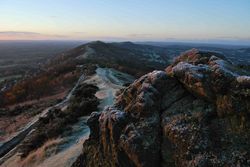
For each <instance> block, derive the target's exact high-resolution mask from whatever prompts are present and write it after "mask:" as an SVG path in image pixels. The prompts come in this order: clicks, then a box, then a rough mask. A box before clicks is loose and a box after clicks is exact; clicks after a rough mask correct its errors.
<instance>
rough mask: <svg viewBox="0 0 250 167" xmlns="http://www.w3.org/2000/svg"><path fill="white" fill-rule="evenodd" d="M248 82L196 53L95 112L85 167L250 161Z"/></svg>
mask: <svg viewBox="0 0 250 167" xmlns="http://www.w3.org/2000/svg"><path fill="white" fill-rule="evenodd" d="M249 119H250V79H249V77H248V76H247V75H246V74H243V73H242V72H241V71H240V70H238V69H237V68H235V67H234V66H233V65H232V64H231V63H230V62H229V61H227V60H226V59H225V58H224V57H223V56H221V55H219V54H215V53H210V52H201V51H198V50H191V51H189V52H186V53H184V54H183V55H181V56H179V57H177V58H176V60H175V61H174V63H173V64H172V65H170V66H169V67H167V69H166V71H154V72H152V73H149V74H147V75H144V76H143V77H141V78H140V79H138V80H136V81H135V82H134V83H133V84H131V85H130V86H129V87H127V88H125V89H124V90H123V91H122V92H121V94H120V95H119V96H118V98H117V101H116V103H115V105H114V106H112V107H108V108H107V109H106V110H105V111H103V112H101V113H92V114H91V117H90V119H89V120H88V125H89V127H90V129H91V134H90V138H89V139H88V140H87V141H86V142H85V143H84V145H83V152H82V154H81V156H80V157H79V158H78V159H77V161H76V162H75V163H74V164H73V166H74V167H79V166H84V167H85V166H87V167H90V166H91V167H92V166H107V167H109V166H113V167H115V166H119V167H128V166H131V167H153V166H185V167H186V166H188V167H193V166H199V167H207V166H250V152H249V150H250V140H249V139H250V123H249Z"/></svg>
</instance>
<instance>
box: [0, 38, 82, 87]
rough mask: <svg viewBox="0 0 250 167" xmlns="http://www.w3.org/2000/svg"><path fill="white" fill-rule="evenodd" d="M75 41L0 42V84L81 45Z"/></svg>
mask: <svg viewBox="0 0 250 167" xmlns="http://www.w3.org/2000/svg"><path fill="white" fill-rule="evenodd" d="M82 43H83V42H77V41H68V42H65V41H60V42H58V41H0V82H2V81H3V80H5V79H11V78H13V77H14V78H15V77H17V76H18V77H20V75H23V74H24V73H25V72H27V71H29V70H36V69H37V68H38V67H39V64H41V63H43V62H45V61H46V60H47V59H48V58H51V57H53V56H55V55H57V54H59V53H61V52H64V51H66V50H69V49H71V48H74V47H76V46H78V45H79V44H82Z"/></svg>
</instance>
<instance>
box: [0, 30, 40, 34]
mask: <svg viewBox="0 0 250 167" xmlns="http://www.w3.org/2000/svg"><path fill="white" fill-rule="evenodd" d="M0 35H41V34H40V33H37V32H25V31H0Z"/></svg>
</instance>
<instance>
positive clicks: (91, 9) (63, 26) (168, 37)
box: [0, 0, 250, 44]
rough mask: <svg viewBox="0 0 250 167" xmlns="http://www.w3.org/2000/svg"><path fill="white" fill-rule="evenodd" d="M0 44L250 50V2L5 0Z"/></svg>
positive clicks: (2, 1)
mask: <svg viewBox="0 0 250 167" xmlns="http://www.w3.org/2000/svg"><path fill="white" fill-rule="evenodd" d="M0 40H105V41H127V40H130V41H173V42H176V41H196V42H219V43H230V42H231V43H232V42H233V43H243V44H250V0H0Z"/></svg>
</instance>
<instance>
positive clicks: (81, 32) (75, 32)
mask: <svg viewBox="0 0 250 167" xmlns="http://www.w3.org/2000/svg"><path fill="white" fill-rule="evenodd" d="M73 34H78V35H79V34H86V32H84V31H82V32H81V31H79V32H73Z"/></svg>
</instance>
